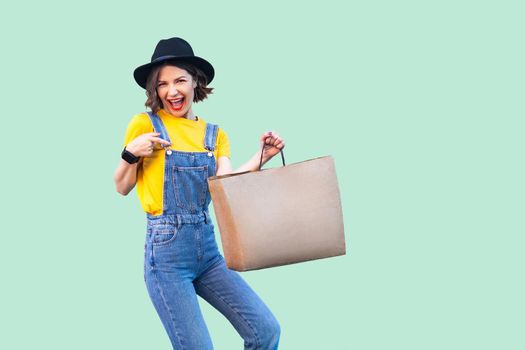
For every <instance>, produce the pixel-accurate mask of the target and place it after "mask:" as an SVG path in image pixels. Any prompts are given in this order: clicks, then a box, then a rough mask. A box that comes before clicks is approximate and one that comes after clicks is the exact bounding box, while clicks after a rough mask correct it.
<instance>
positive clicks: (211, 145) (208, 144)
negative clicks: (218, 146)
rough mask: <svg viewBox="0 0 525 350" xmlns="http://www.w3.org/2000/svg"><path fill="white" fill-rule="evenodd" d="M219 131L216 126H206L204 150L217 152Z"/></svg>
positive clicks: (208, 124)
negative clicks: (216, 145)
mask: <svg viewBox="0 0 525 350" xmlns="http://www.w3.org/2000/svg"><path fill="white" fill-rule="evenodd" d="M218 131H219V126H218V125H215V124H210V123H207V124H206V135H205V136H204V148H206V149H207V150H208V151H210V152H213V151H215V143H216V141H217V132H218Z"/></svg>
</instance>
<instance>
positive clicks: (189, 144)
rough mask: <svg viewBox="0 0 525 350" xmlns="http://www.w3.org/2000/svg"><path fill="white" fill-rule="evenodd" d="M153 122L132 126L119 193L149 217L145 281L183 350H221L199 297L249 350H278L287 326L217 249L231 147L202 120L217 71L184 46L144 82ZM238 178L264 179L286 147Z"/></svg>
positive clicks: (265, 142) (273, 137)
mask: <svg viewBox="0 0 525 350" xmlns="http://www.w3.org/2000/svg"><path fill="white" fill-rule="evenodd" d="M134 77H135V80H136V82H137V83H138V84H139V85H140V86H141V87H143V88H145V89H146V95H147V101H146V106H148V107H149V108H150V109H151V112H148V113H142V114H138V115H136V116H135V117H134V118H133V119H132V120H131V122H130V123H129V125H128V128H127V132H126V137H125V142H124V143H125V148H124V150H123V152H122V159H121V161H120V163H119V165H118V167H117V169H116V171H115V175H114V180H115V184H116V188H117V191H118V192H119V193H121V194H122V195H127V194H128V193H129V192H130V191H131V190H132V189H133V188H134V186H135V184H136V185H137V192H138V195H139V199H140V201H141V204H142V206H143V208H144V210H145V211H146V213H147V234H146V244H145V252H144V279H145V282H146V286H147V289H148V293H149V295H150V297H151V300H152V302H153V305H154V306H155V309H156V310H157V313H158V315H159V317H160V319H161V321H162V323H163V325H164V327H165V329H166V331H167V333H168V336H169V338H170V340H171V343H172V345H173V349H189V350H204V349H212V348H213V345H212V342H211V339H210V335H209V333H208V329H207V327H206V324H205V322H204V319H203V316H202V314H201V311H200V309H199V304H198V301H197V295H199V296H200V297H202V298H203V299H205V300H206V301H207V302H208V303H210V304H211V305H212V306H213V307H215V308H216V309H217V310H219V311H220V312H221V313H222V314H223V315H224V316H226V318H227V319H228V320H229V321H230V322H231V324H232V325H233V326H234V327H235V329H236V330H237V332H238V333H239V334H240V335H241V337H242V338H243V339H244V348H245V349H277V346H278V343H279V336H280V327H279V323H278V322H277V320H276V319H275V317H274V316H273V314H272V313H271V311H270V310H269V309H268V307H267V306H266V305H265V304H264V302H263V301H262V300H261V299H260V298H259V297H258V296H257V294H255V292H254V291H253V290H252V289H251V288H250V287H249V286H248V285H247V284H246V282H245V281H244V280H243V279H242V278H241V277H240V275H239V274H238V273H237V272H235V271H232V270H229V269H228V268H227V267H226V264H225V261H224V258H223V256H222V255H221V254H220V253H219V250H218V247H217V243H216V241H215V234H214V226H213V224H212V222H211V220H210V216H209V212H208V205H209V203H210V193H209V191H208V185H207V178H208V177H209V176H213V175H223V174H228V173H231V172H233V171H232V166H231V162H230V149H229V143H228V137H227V135H226V133H225V132H224V130H222V129H220V128H218V127H217V126H216V125H214V124H210V123H206V122H205V121H204V120H203V119H201V118H200V117H197V116H196V115H195V114H194V113H193V111H192V103H193V102H199V101H202V100H203V99H205V98H206V97H207V95H208V94H210V93H211V92H212V90H213V89H212V88H208V87H207V85H208V84H209V83H210V82H211V81H212V79H213V77H214V69H213V67H212V65H211V64H210V63H209V62H207V61H206V60H204V59H202V58H200V57H197V56H195V55H194V54H193V50H192V48H191V46H190V45H189V44H188V43H187V42H186V41H185V40H183V39H181V38H171V39H167V40H161V41H160V42H159V43H158V44H157V47H156V48H155V51H154V53H153V56H152V59H151V62H150V63H148V64H145V65H142V66H140V67H138V68H137V69H136V70H135V72H134ZM260 142H261V149H260V150H259V151H257V153H255V154H254V155H253V157H252V158H251V159H250V160H248V161H247V162H246V163H245V164H243V165H242V166H241V167H240V168H239V169H237V170H236V171H235V172H241V171H246V170H256V169H258V167H259V162H260V157H261V152H263V154H262V160H263V163H265V162H267V161H268V160H269V159H270V158H272V157H273V156H274V155H276V154H277V153H279V151H280V150H281V149H282V148H283V147H284V141H283V139H282V138H281V137H279V135H277V134H276V133H275V132H273V133H272V132H266V133H264V134H263V135H262V136H261V138H260Z"/></svg>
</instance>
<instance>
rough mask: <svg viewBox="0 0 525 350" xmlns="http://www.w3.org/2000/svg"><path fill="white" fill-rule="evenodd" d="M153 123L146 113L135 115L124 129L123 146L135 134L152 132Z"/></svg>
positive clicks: (133, 137) (135, 135)
mask: <svg viewBox="0 0 525 350" xmlns="http://www.w3.org/2000/svg"><path fill="white" fill-rule="evenodd" d="M153 131H154V129H153V125H152V124H151V121H150V119H149V117H148V116H147V115H146V114H144V113H143V114H137V115H135V116H134V117H133V118H132V119H131V121H130V122H129V124H128V128H127V129H126V136H125V137H124V146H126V145H127V144H128V143H130V142H131V141H132V140H133V139H135V138H136V137H137V136H140V135H142V134H145V133H148V132H153Z"/></svg>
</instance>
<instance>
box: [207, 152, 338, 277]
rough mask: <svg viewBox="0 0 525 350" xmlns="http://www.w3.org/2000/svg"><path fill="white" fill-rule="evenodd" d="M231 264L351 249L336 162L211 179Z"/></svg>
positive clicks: (241, 267) (258, 264)
mask: <svg viewBox="0 0 525 350" xmlns="http://www.w3.org/2000/svg"><path fill="white" fill-rule="evenodd" d="M208 185H209V189H210V193H211V197H212V201H213V207H214V210H215V216H216V217H217V223H218V225H219V231H220V234H221V241H222V247H223V251H224V257H225V259H226V263H227V265H228V267H229V268H231V269H233V270H237V271H247V270H255V269H261V268H266V267H272V266H279V265H285V264H292V263H297V262H302V261H307V260H313V259H321V258H327V257H332V256H337V255H343V254H345V252H346V248H345V240H344V230H343V217H342V210H341V201H340V195H339V186H338V183H337V178H336V173H335V165H334V160H333V158H332V157H330V156H326V157H320V158H315V159H311V160H307V161H303V162H299V163H294V164H289V165H286V166H284V156H283V167H280V168H272V169H265V170H259V171H254V172H245V173H239V174H229V175H223V176H215V177H210V178H209V179H208Z"/></svg>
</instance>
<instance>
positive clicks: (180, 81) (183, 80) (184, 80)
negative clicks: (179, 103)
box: [177, 79, 186, 83]
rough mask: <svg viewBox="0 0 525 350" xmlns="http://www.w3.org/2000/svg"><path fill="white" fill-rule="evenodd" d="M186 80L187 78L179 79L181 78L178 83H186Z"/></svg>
mask: <svg viewBox="0 0 525 350" xmlns="http://www.w3.org/2000/svg"><path fill="white" fill-rule="evenodd" d="M184 82H186V79H179V80H177V83H184Z"/></svg>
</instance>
